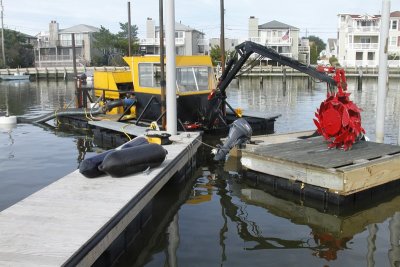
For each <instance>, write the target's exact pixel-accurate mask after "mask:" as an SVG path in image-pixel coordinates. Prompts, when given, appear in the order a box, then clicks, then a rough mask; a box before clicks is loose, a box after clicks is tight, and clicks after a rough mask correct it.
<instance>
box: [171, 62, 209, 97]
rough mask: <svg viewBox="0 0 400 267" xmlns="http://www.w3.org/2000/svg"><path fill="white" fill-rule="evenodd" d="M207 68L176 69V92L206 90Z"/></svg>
mask: <svg viewBox="0 0 400 267" xmlns="http://www.w3.org/2000/svg"><path fill="white" fill-rule="evenodd" d="M208 74H209V68H208V67H183V68H177V69H176V83H177V89H178V92H193V91H204V90H208Z"/></svg>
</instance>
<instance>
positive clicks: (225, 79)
mask: <svg viewBox="0 0 400 267" xmlns="http://www.w3.org/2000/svg"><path fill="white" fill-rule="evenodd" d="M252 54H258V55H260V56H263V57H267V58H269V59H271V60H274V61H276V62H278V63H280V64H282V65H285V66H288V67H291V68H293V69H295V70H298V71H300V72H302V73H305V74H308V75H310V76H311V77H313V78H315V79H318V80H320V81H324V82H326V83H328V84H329V85H332V86H335V85H336V81H335V80H334V79H333V78H332V77H331V76H329V75H328V74H326V73H325V72H321V71H318V70H317V69H316V68H314V67H312V66H307V65H304V64H302V63H300V62H299V61H297V60H295V59H293V58H290V57H286V56H283V55H280V54H279V53H277V52H276V51H275V50H274V49H272V48H269V47H266V46H263V45H259V44H257V43H254V42H251V41H246V42H243V43H241V44H239V45H238V46H236V55H235V56H234V57H233V58H232V59H231V60H229V62H228V64H227V66H226V68H225V71H224V72H223V73H222V75H221V77H220V82H219V84H218V87H217V90H219V91H220V92H221V93H222V95H225V90H226V88H227V87H228V86H229V84H230V83H231V82H232V80H233V79H234V78H235V77H236V75H237V74H238V72H239V71H240V69H241V68H242V67H243V65H244V64H245V63H246V61H247V60H248V59H249V57H250V56H251V55H252Z"/></svg>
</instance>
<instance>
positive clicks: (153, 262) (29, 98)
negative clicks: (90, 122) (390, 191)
mask: <svg viewBox="0 0 400 267" xmlns="http://www.w3.org/2000/svg"><path fill="white" fill-rule="evenodd" d="M354 88H356V84H355V82H353V81H350V82H349V91H350V92H352V95H351V99H353V100H354V102H356V103H357V104H358V105H359V106H360V107H361V108H363V110H364V111H363V113H362V118H363V126H364V128H365V129H366V131H367V135H368V136H369V137H370V138H371V139H372V140H374V138H375V136H374V134H375V133H374V132H375V113H374V108H375V99H376V90H377V81H376V80H373V79H372V80H366V81H364V90H363V91H362V92H357V91H356V90H354ZM227 92H228V101H229V102H230V103H231V104H234V105H236V104H239V105H240V106H242V107H243V108H249V109H253V110H256V111H262V112H266V113H270V114H276V113H280V114H282V116H281V117H280V118H278V120H277V122H276V125H275V126H276V132H290V131H301V130H309V129H314V128H315V126H314V125H313V122H312V118H313V113H314V112H315V110H316V108H317V107H318V106H319V104H320V102H321V101H322V100H323V99H324V98H325V95H326V88H325V85H323V84H318V85H317V88H316V89H315V90H309V89H307V83H306V80H303V79H291V80H288V89H287V90H286V91H284V90H283V89H282V83H281V80H280V79H276V78H274V79H264V82H263V84H262V86H260V82H259V80H258V79H242V80H241V81H240V84H239V87H238V86H234V85H233V86H231V88H230V89H229V90H228V91H227ZM399 92H400V83H399V81H398V80H393V81H392V80H391V81H390V86H389V91H388V100H387V110H386V117H385V142H386V143H391V144H396V143H397V139H398V130H399V113H400V93H399ZM73 96H74V92H73V84H72V83H64V82H60V83H55V82H50V83H46V82H40V83H3V82H2V83H0V113H1V112H5V110H6V109H8V110H9V113H10V114H12V115H26V116H30V117H34V116H37V115H39V114H43V113H46V112H49V111H52V110H54V109H57V108H59V107H63V106H65V105H67V104H68V103H69V102H70V101H71V100H72V99H73ZM79 132H82V131H79ZM205 141H206V142H214V143H215V140H213V141H212V140H205ZM99 150H101V148H98V147H96V146H95V145H94V144H93V140H92V137H91V136H90V135H85V134H82V133H80V134H78V133H77V131H75V130H73V129H71V131H68V132H65V131H63V132H61V131H60V130H58V129H56V128H54V126H51V125H49V126H48V127H45V128H41V127H38V126H34V125H29V124H18V125H17V127H16V128H13V129H1V130H0V210H2V209H5V208H7V207H9V206H10V205H12V204H13V203H15V202H17V201H19V200H20V199H23V198H24V197H26V196H28V195H30V194H32V193H34V192H36V191H37V190H39V189H40V188H42V187H44V186H46V185H48V184H50V183H51V182H53V181H55V180H57V179H59V178H60V177H63V176H65V175H66V174H68V173H70V172H72V171H73V170H75V169H76V168H77V167H78V166H79V162H80V161H81V160H82V159H83V158H84V157H88V156H90V155H93V154H94V153H95V151H99ZM202 152H203V153H204V154H203V155H204V157H203V158H201V164H200V167H199V169H197V170H196V171H195V173H194V175H193V176H192V178H191V180H190V181H191V182H190V181H189V182H188V183H187V184H185V185H181V186H179V187H177V186H170V187H169V188H166V189H165V190H163V191H162V192H161V193H160V194H159V195H158V196H157V198H158V199H160V200H161V201H160V203H161V204H160V203H159V204H155V206H156V207H155V208H159V212H158V213H157V214H158V216H154V217H155V218H154V220H153V222H152V223H151V225H150V226H149V227H151V229H150V231H149V232H150V233H151V234H149V235H148V237H147V238H146V240H145V241H143V243H142V244H141V246H140V247H141V248H143V250H142V252H141V254H140V255H139V256H137V255H136V254H135V251H130V250H128V251H127V252H126V253H125V254H124V255H123V256H122V257H121V259H120V260H119V262H118V263H117V266H161V265H165V266H174V265H178V266H216V265H219V266H246V265H247V266H264V265H267V266H284V265H289V266H292V265H295V266H366V265H370V266H374V265H375V266H390V265H397V264H399V262H400V247H399V241H400V196H396V197H390V198H387V199H383V200H381V201H380V202H376V203H373V205H371V206H369V207H367V208H364V209H361V210H357V211H356V210H355V211H351V210H350V211H348V212H347V213H346V214H345V215H344V214H341V213H339V212H336V211H332V210H330V211H329V212H326V211H323V210H322V211H321V210H318V209H315V208H312V207H307V206H304V205H302V203H301V202H298V201H289V200H285V199H284V198H279V197H277V196H276V195H274V194H271V193H268V191H263V190H260V189H259V188H254V187H252V185H251V184H249V183H246V181H244V180H243V179H241V176H240V174H239V172H238V169H240V165H239V164H238V162H235V161H232V159H231V160H230V161H228V162H227V163H225V164H215V163H214V162H212V161H211V160H210V157H209V156H208V155H209V154H208V153H209V149H208V148H206V147H204V148H203V149H202ZM60 197H62V196H60ZM133 255H135V256H133Z"/></svg>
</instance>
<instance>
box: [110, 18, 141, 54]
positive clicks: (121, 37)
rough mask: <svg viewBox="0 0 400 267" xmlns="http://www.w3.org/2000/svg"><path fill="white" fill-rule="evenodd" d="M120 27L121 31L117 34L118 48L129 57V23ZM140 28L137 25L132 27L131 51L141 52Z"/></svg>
mask: <svg viewBox="0 0 400 267" xmlns="http://www.w3.org/2000/svg"><path fill="white" fill-rule="evenodd" d="M119 27H120V29H121V31H120V32H118V33H117V35H116V36H117V44H116V48H118V49H119V50H120V51H121V52H122V53H123V54H124V55H128V51H129V50H128V44H129V42H128V22H126V23H121V22H120V23H119ZM137 32H138V27H137V26H136V25H131V40H132V44H131V51H136V52H137V51H138V50H139V39H138V38H137Z"/></svg>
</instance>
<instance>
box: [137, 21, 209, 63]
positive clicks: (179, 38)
mask: <svg viewBox="0 0 400 267" xmlns="http://www.w3.org/2000/svg"><path fill="white" fill-rule="evenodd" d="M164 31H165V28H164ZM204 35H205V34H204V33H203V32H201V31H198V30H196V29H193V28H190V27H189V26H186V25H183V24H181V23H178V22H175V44H176V54H177V55H187V56H191V55H204V54H205V53H207V47H208V46H207V42H206V41H205V39H204ZM164 43H165V36H164ZM139 45H140V49H141V51H142V52H143V53H145V54H160V27H159V26H155V22H154V20H153V19H152V18H147V21H146V38H142V39H140V40H139Z"/></svg>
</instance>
